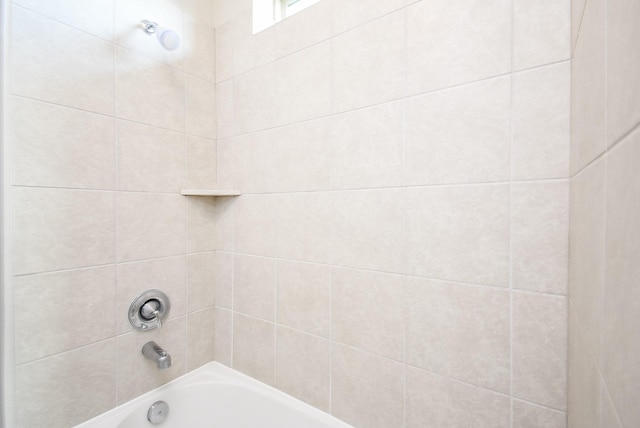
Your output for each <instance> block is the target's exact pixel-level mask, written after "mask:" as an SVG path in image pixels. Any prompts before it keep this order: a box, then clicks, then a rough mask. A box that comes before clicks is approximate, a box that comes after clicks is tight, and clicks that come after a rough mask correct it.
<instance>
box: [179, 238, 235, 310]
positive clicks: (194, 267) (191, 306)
mask: <svg viewBox="0 0 640 428" xmlns="http://www.w3.org/2000/svg"><path fill="white" fill-rule="evenodd" d="M217 260H218V257H217V256H216V253H215V252H213V251H211V252H207V253H199V254H190V255H189V256H187V264H188V279H187V312H193V311H197V310H200V309H204V308H209V307H211V306H213V305H214V304H215V297H216V288H215V285H216V275H217V274H218V265H217V264H216V261H217ZM231 268H232V266H229V269H231Z"/></svg>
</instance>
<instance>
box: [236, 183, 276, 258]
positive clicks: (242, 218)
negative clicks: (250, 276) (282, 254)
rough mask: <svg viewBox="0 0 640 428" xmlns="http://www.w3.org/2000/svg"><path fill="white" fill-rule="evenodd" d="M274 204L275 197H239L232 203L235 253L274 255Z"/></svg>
mask: <svg viewBox="0 0 640 428" xmlns="http://www.w3.org/2000/svg"><path fill="white" fill-rule="evenodd" d="M278 202H279V196H277V195H243V196H241V197H240V198H238V199H237V200H236V201H235V202H234V204H233V205H234V209H235V250H236V251H237V252H239V253H247V254H256V255H262V256H275V255H276V254H277V242H278V230H277V227H278V209H279V207H278ZM255 213H260V215H258V216H257V215H255Z"/></svg>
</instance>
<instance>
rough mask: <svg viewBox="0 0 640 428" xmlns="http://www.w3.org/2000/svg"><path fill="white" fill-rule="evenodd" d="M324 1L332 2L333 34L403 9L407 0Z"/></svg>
mask: <svg viewBox="0 0 640 428" xmlns="http://www.w3.org/2000/svg"><path fill="white" fill-rule="evenodd" d="M322 3H331V6H332V10H331V11H332V14H331V15H332V24H331V28H332V30H333V34H339V33H342V32H344V31H347V30H350V29H351V28H354V27H357V26H359V25H363V24H365V23H367V22H369V21H372V20H374V19H376V18H380V17H382V16H384V15H387V14H388V13H390V12H393V11H395V10H398V9H401V8H403V7H404V6H405V4H406V3H407V0H389V1H384V2H381V1H376V0H359V1H357V2H343V1H336V0H325V1H324V2H322Z"/></svg>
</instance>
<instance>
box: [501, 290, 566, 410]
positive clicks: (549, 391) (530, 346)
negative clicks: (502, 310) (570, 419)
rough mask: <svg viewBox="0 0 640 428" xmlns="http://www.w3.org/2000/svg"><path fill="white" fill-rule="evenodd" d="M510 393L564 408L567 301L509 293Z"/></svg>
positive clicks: (557, 298) (561, 298) (554, 297)
mask: <svg viewBox="0 0 640 428" xmlns="http://www.w3.org/2000/svg"><path fill="white" fill-rule="evenodd" d="M512 301H513V309H512V311H513V321H512V324H513V326H512V328H513V345H512V347H513V350H512V352H513V355H512V364H513V367H512V377H513V380H512V388H513V392H512V394H513V395H514V396H515V397H518V398H523V399H526V400H528V401H532V402H534V403H538V404H542V405H544V406H548V407H552V408H554V409H566V407H567V385H566V384H567V381H566V379H567V299H566V298H564V297H560V296H549V295H543V294H530V293H519V292H516V293H513V296H512Z"/></svg>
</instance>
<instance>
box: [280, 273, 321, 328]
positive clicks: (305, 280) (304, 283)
mask: <svg viewBox="0 0 640 428" xmlns="http://www.w3.org/2000/svg"><path fill="white" fill-rule="evenodd" d="M276 310H277V312H276V319H277V322H278V324H280V325H284V326H287V327H291V328H294V329H296V330H301V331H304V332H307V333H311V334H315V335H318V336H322V337H329V333H330V326H331V325H330V317H331V272H330V268H329V266H323V265H315V264H309V263H296V262H289V261H278V285H277V302H276Z"/></svg>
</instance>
